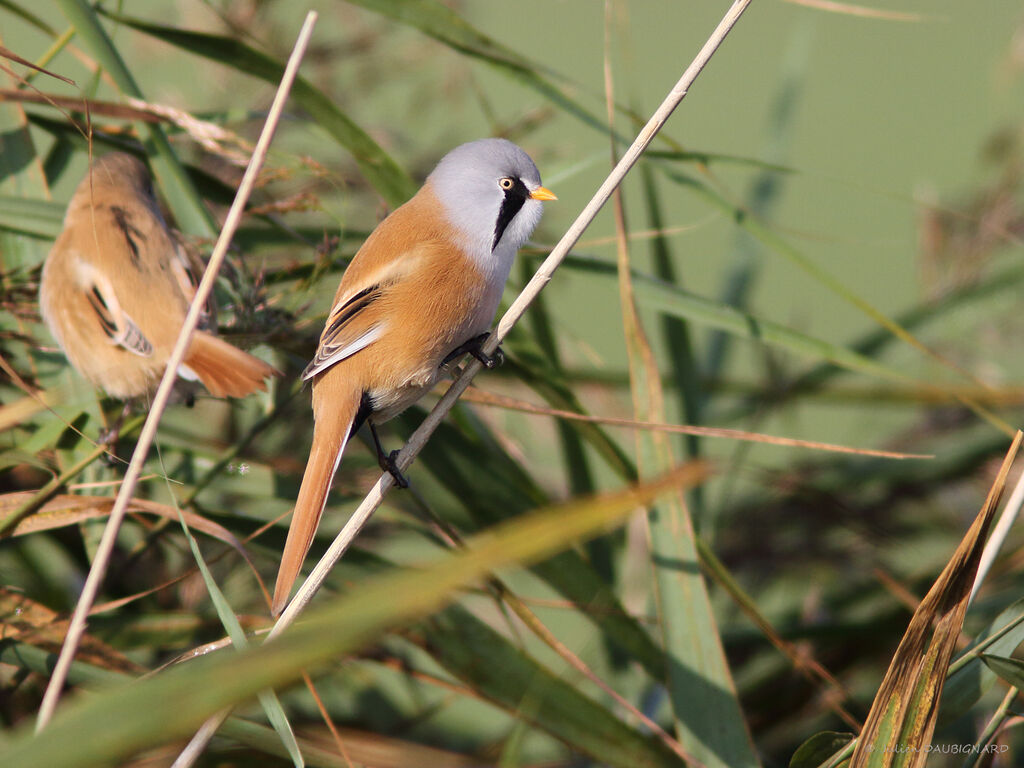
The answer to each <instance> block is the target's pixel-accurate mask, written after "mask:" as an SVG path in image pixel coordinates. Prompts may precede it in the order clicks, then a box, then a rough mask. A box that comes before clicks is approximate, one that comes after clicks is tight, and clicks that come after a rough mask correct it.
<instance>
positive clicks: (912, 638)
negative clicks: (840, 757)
mask: <svg viewBox="0 0 1024 768" xmlns="http://www.w3.org/2000/svg"><path fill="white" fill-rule="evenodd" d="M1022 438H1024V433H1022V432H1020V431H1019V430H1018V432H1017V434H1016V435H1015V436H1014V439H1013V444H1012V445H1011V446H1010V450H1009V451H1008V452H1007V454H1006V458H1004V459H1003V464H1002V466H1001V467H1000V469H999V474H998V475H997V476H996V479H995V481H994V482H993V483H992V488H991V489H990V490H989V492H988V498H986V499H985V503H984V505H982V507H981V511H980V512H978V515H977V517H975V519H974V522H973V523H972V524H971V527H970V528H969V529H968V530H967V533H966V535H965V536H964V538H963V540H962V541H961V542H960V545H959V546H958V547H957V548H956V551H955V552H954V553H953V556H952V558H950V560H949V562H948V563H947V564H946V567H945V568H944V569H943V570H942V573H941V574H940V575H939V578H938V579H936V581H935V583H934V584H933V585H932V588H931V589H930V590H928V594H927V595H925V597H924V600H922V601H921V604H920V605H919V606H918V608H917V610H916V611H915V612H914V615H913V617H912V618H911V620H910V625H909V626H908V627H907V631H906V633H905V634H904V635H903V639H902V640H901V641H900V644H899V647H898V648H897V649H896V654H895V655H894V656H893V659H892V662H891V663H890V664H889V670H888V672H886V674H885V678H884V679H883V680H882V684H881V686H880V687H879V689H878V693H877V694H876V695H875V700H874V703H873V704H872V705H871V712H870V713H869V714H868V718H867V721H866V722H865V724H864V729H863V730H862V731H861V735H860V738H859V739H858V740H857V746H856V749H855V750H854V753H853V760H852V762H851V764H850V768H864V767H865V766H869V765H870V766H892V765H899V766H908V767H910V768H921V766H924V764H925V759H926V757H927V755H928V752H927V748H928V745H929V744H930V743H931V737H932V733H933V732H934V730H935V719H936V717H937V715H938V711H939V698H940V697H941V695H942V686H943V684H944V683H945V681H946V671H947V669H948V668H949V661H950V659H951V658H952V655H953V651H954V649H955V648H956V643H957V640H958V638H959V636H960V630H961V628H962V626H963V621H964V614H965V613H966V612H967V604H968V601H969V598H970V594H971V587H972V586H973V584H974V575H975V572H976V571H977V569H978V560H979V559H980V557H981V551H982V549H983V547H984V544H985V535H986V533H987V532H988V528H989V525H990V524H991V522H992V519H993V518H994V517H995V513H996V510H997V508H998V506H999V498H1000V496H1001V495H1002V493H1003V489H1004V487H1005V485H1006V477H1007V475H1008V474H1009V471H1010V466H1011V465H1012V464H1013V460H1014V458H1015V457H1016V455H1017V451H1018V449H1019V448H1020V444H1021V439H1022ZM933 628H934V629H933Z"/></svg>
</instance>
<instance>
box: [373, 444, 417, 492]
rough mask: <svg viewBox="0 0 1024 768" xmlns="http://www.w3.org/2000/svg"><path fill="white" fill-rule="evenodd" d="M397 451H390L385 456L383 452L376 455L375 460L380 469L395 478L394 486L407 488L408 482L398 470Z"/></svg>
mask: <svg viewBox="0 0 1024 768" xmlns="http://www.w3.org/2000/svg"><path fill="white" fill-rule="evenodd" d="M398 453H399V452H398V451H392V452H391V453H389V454H388V455H387V456H385V455H384V453H383V452H381V453H379V454H378V455H377V460H378V462H379V463H380V468H381V469H383V470H384V471H385V472H387V473H388V474H389V475H391V476H392V477H393V478H395V485H397V486H398V487H399V488H408V487H409V480H408V479H407V478H406V476H405V475H403V474H402V471H401V470H400V469H399V468H398V462H397V459H398Z"/></svg>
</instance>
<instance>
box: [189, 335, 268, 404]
mask: <svg viewBox="0 0 1024 768" xmlns="http://www.w3.org/2000/svg"><path fill="white" fill-rule="evenodd" d="M184 367H185V368H187V369H188V370H190V371H191V372H193V373H194V374H195V375H196V376H197V377H198V378H199V380H200V381H201V382H203V386H204V387H206V388H207V389H208V390H209V391H210V394H211V395H213V396H214V397H245V396H246V395H249V394H252V393H253V392H255V391H256V390H257V389H262V390H266V388H267V385H266V383H265V382H264V379H268V378H270V377H271V376H279V375H280V372H279V371H278V370H277V369H276V368H274V367H273V366H272V365H269V364H268V363H265V362H263V361H262V360H260V359H259V358H258V357H253V356H252V355H250V354H249V353H248V352H243V351H242V350H240V349H238V348H237V347H233V346H231V345H230V344H228V343H227V342H226V341H224V340H223V339H218V338H217V337H216V336H213V335H211V334H209V333H206V332H205V331H196V332H195V334H193V336H192V343H191V344H190V345H189V348H188V352H187V353H186V354H185V362H184Z"/></svg>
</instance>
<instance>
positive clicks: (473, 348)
mask: <svg viewBox="0 0 1024 768" xmlns="http://www.w3.org/2000/svg"><path fill="white" fill-rule="evenodd" d="M490 337H491V334H489V333H481V334H480V335H479V336H475V337H473V338H472V339H470V340H469V341H467V342H465V343H464V344H460V345H459V346H457V347H456V348H455V349H453V350H452V351H451V352H450V353H448V356H447V357H446V358H445V359H444V362H443V363H441V365H442V366H443V365H446V364H448V363H450V362H451V361H452V360H457V359H458V358H460V357H462V356H463V355H472V356H473V357H475V358H476V359H477V360H479V361H480V364H481V365H483V367H484V368H487V369H488V370H492V369H494V368H497V367H498V366H499V365H501V364H502V363H504V362H505V353H504V352H502V351H501V347H498V348H497V349H495V350H494V352H493V353H492V354H490V355H488V354H485V353H484V351H483V346H484V344H485V343H486V342H487V339H489V338H490Z"/></svg>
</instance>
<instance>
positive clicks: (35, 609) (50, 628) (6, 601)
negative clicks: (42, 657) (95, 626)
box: [0, 586, 146, 676]
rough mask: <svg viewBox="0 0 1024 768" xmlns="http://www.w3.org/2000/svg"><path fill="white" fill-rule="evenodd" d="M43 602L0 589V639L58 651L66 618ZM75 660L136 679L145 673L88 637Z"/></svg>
mask: <svg viewBox="0 0 1024 768" xmlns="http://www.w3.org/2000/svg"><path fill="white" fill-rule="evenodd" d="M59 616H60V615H59V614H58V613H56V612H55V611H52V610H50V609H49V608H47V607H46V606H45V605H43V604H42V603H37V602H35V601H34V600H32V599H30V598H28V597H26V596H25V595H22V594H20V593H18V592H15V591H14V590H12V589H9V588H7V587H4V586H0V640H13V641H16V642H19V643H25V644H26V645H32V646H35V647H37V648H42V649H43V650H46V651H51V652H56V651H58V650H60V646H61V643H62V642H63V641H64V635H65V633H66V632H67V628H68V622H67V619H61V618H59ZM77 658H78V661H82V662H85V663H86V664H91V665H93V666H95V667H100V668H101V669H108V670H112V671H114V672H121V673H125V674H129V675H133V676H138V675H140V674H142V673H144V672H145V671H146V669H145V668H144V667H141V666H139V665H138V664H136V663H135V662H133V661H131V660H130V659H129V658H127V657H126V656H124V655H122V654H121V652H120V651H118V650H116V649H115V648H113V647H112V646H110V645H107V644H106V643H104V642H102V641H100V640H97V639H96V638H95V637H92V636H91V635H89V634H86V635H85V636H84V637H83V638H82V646H81V648H80V650H79V653H78V657H77Z"/></svg>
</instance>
